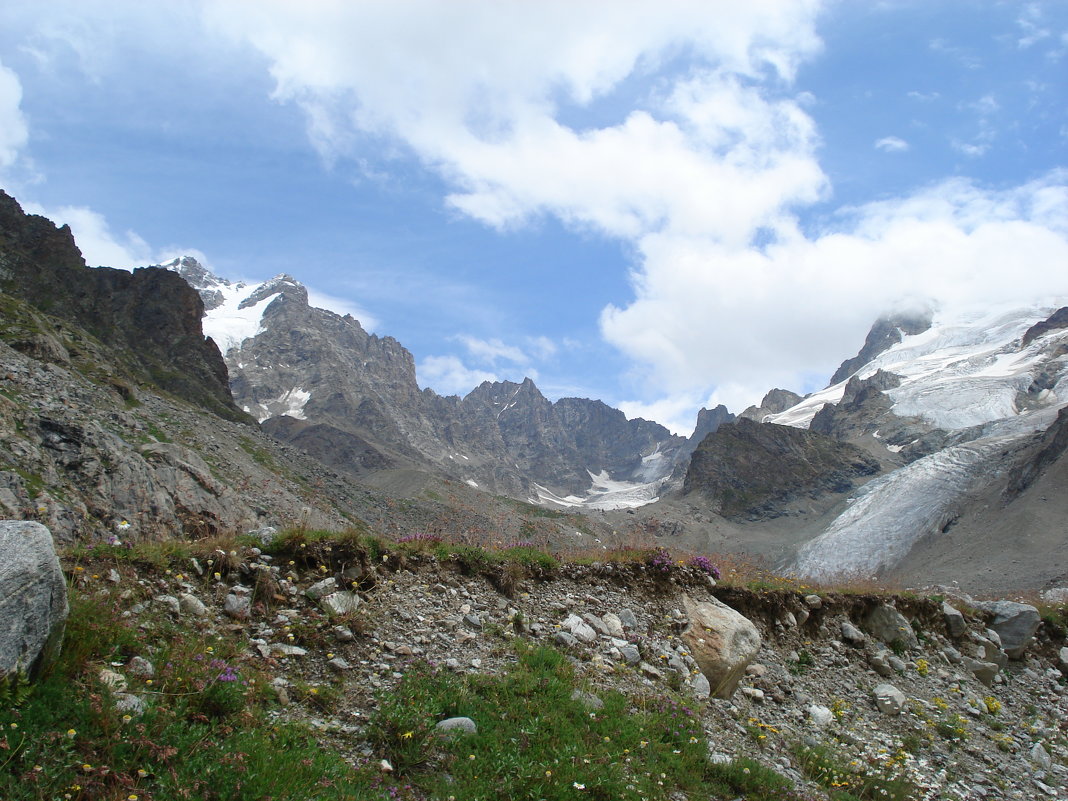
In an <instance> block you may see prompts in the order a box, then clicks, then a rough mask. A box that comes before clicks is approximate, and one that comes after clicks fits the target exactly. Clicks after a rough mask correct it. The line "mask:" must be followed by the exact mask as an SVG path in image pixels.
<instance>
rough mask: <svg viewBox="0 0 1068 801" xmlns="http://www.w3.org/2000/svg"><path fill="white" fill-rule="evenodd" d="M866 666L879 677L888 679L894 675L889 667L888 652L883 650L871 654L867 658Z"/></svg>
mask: <svg viewBox="0 0 1068 801" xmlns="http://www.w3.org/2000/svg"><path fill="white" fill-rule="evenodd" d="M868 664H869V665H871V668H872V670H874V671H875V672H876V673H878V674H879V675H880V676H885V677H887V678H889V677H890V676H893V675H894V669H893V668H892V667H890V652H889V651H887V650H886V649H885V648H880V649H879V650H877V651H875V652H874V653H872V654H871V655H870V656H869V657H868Z"/></svg>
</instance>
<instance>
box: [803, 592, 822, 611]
mask: <svg viewBox="0 0 1068 801" xmlns="http://www.w3.org/2000/svg"><path fill="white" fill-rule="evenodd" d="M805 604H806V605H807V606H808V608H809V609H819V608H820V607H822V606H823V599H822V598H820V597H819V596H818V595H814V594H813V595H806V596H805Z"/></svg>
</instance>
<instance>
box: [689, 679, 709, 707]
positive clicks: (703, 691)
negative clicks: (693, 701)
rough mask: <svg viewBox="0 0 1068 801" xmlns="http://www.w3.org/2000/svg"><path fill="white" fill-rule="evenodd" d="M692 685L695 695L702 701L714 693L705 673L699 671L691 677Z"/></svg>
mask: <svg viewBox="0 0 1068 801" xmlns="http://www.w3.org/2000/svg"><path fill="white" fill-rule="evenodd" d="M690 687H691V688H692V689H693V697H694V698H697V699H700V700H702V701H703V700H704V699H706V698H708V697H709V696H711V695H712V686H711V685H710V684H709V683H708V679H707V678H706V677H705V674H704V673H697V674H696V675H695V676H694V677H693V678H692V679H690Z"/></svg>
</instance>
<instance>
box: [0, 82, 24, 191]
mask: <svg viewBox="0 0 1068 801" xmlns="http://www.w3.org/2000/svg"><path fill="white" fill-rule="evenodd" d="M21 105H22V84H21V82H20V81H19V76H18V75H16V74H15V72H14V71H13V70H10V69H8V68H7V67H5V66H4V65H3V63H2V62H0V170H4V169H6V168H9V167H12V166H13V165H14V164H15V162H16V160H17V159H18V157H19V154H20V151H21V150H22V149H23V148H24V147H26V143H27V142H28V141H29V138H30V130H29V126H28V125H27V124H26V118H25V116H24V115H23V113H22V108H21ZM2 178H3V173H0V179H2Z"/></svg>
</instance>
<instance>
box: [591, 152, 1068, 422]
mask: <svg viewBox="0 0 1068 801" xmlns="http://www.w3.org/2000/svg"><path fill="white" fill-rule="evenodd" d="M1066 184H1068V172H1065V171H1058V172H1055V173H1052V174H1050V175H1047V176H1046V177H1044V178H1043V179H1041V180H1038V181H1034V182H1031V183H1029V184H1027V185H1024V186H1022V187H1019V188H1016V189H1012V190H1006V191H986V190H983V189H981V188H979V187H977V186H975V185H973V184H972V183H970V182H968V181H964V180H952V181H947V182H945V183H942V184H940V185H937V186H934V187H931V188H930V189H928V190H926V191H923V192H920V193H918V194H916V195H913V196H911V197H906V198H899V199H895V200H888V201H882V202H878V203H870V204H866V205H864V206H860V207H857V208H853V209H848V210H845V212H843V214H842V215H841V217H840V220H839V221H838V222H837V225H836V230H828V231H826V232H824V233H822V234H821V235H819V236H815V237H811V238H806V237H804V236H801V235H800V234H795V235H794V236H792V237H785V238H782V239H780V241H779V242H777V243H776V244H774V245H772V246H769V247H767V248H766V249H765V250H763V251H758V250H755V249H753V248H749V247H741V248H729V247H724V246H722V245H721V244H720V243H718V242H716V241H714V240H710V239H707V238H684V237H676V236H667V235H654V236H650V237H646V238H645V239H644V240H643V241H642V256H643V271H642V275H641V280H640V282H639V283H638V285H637V297H636V299H635V300H634V302H633V303H631V304H630V305H628V306H627V307H625V308H616V307H611V306H610V307H608V308H607V309H606V310H605V312H604V314H603V316H602V320H601V324H602V330H603V333H604V335H605V337H606V338H607V339H608V340H609V341H610V342H612V343H614V344H615V345H617V346H618V347H619V348H621V349H622V350H623V351H624V352H625V353H627V354H628V355H629V356H631V357H632V358H633V359H634V360H635V361H637V362H638V363H640V364H643V365H646V369H647V370H648V377H649V382H650V384H653V383H658V384H659V385H660V386H661V387H662V388H663V389H662V393H661V397H664V398H668V399H670V398H673V397H674V396H683V395H686V394H689V395H691V396H692V395H693V394H694V393H700V392H702V391H708V390H709V388H712V387H717V386H718V387H719V388H718V390H716V394H714V395H713V398H712V399H711V400H712V402H726V400H727V397H728V395H729V396H730V397H731V398H733V403H728V407H729V408H731V409H732V411H739V410H740V408H744V406H745V405H748V404H749V403H755V402H757V401H759V399H760V397H761V395H762V394H763V392H764V391H766V390H767V389H769V388H770V387H771V386H784V387H787V388H792V389H795V390H796V389H803V388H804V387H805V384H806V383H808V382H809V381H811V374H812V373H817V374H819V373H822V374H823V375H827V374H829V373H830V372H831V371H832V370H833V369H834V367H835V366H837V364H838V363H839V362H840V361H842V360H843V359H844V358H846V357H848V356H851V355H852V354H853V353H854V352H855V351H856V349H857V348H859V346H860V345H861V343H862V342H863V338H864V335H865V333H866V330H867V328H868V326H869V325H870V324H871V322H872V321H873V320H874V319H875V318H876V317H877V316H878V315H879V314H881V313H883V312H885V311H886V310H887V307H888V306H890V305H891V304H893V303H895V302H899V303H902V304H904V303H909V302H919V301H923V300H926V299H934V300H936V301H937V302H938V303H939V304H941V306H942V307H943V308H946V307H951V306H962V305H969V304H977V303H1009V302H1019V303H1028V302H1033V301H1035V300H1036V299H1038V298H1041V299H1044V300H1047V301H1048V302H1055V299H1056V298H1058V297H1059V298H1061V302H1063V301H1064V300H1065V299H1068V270H1066V269H1065V268H1064V265H1066V264H1068V186H1066Z"/></svg>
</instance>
